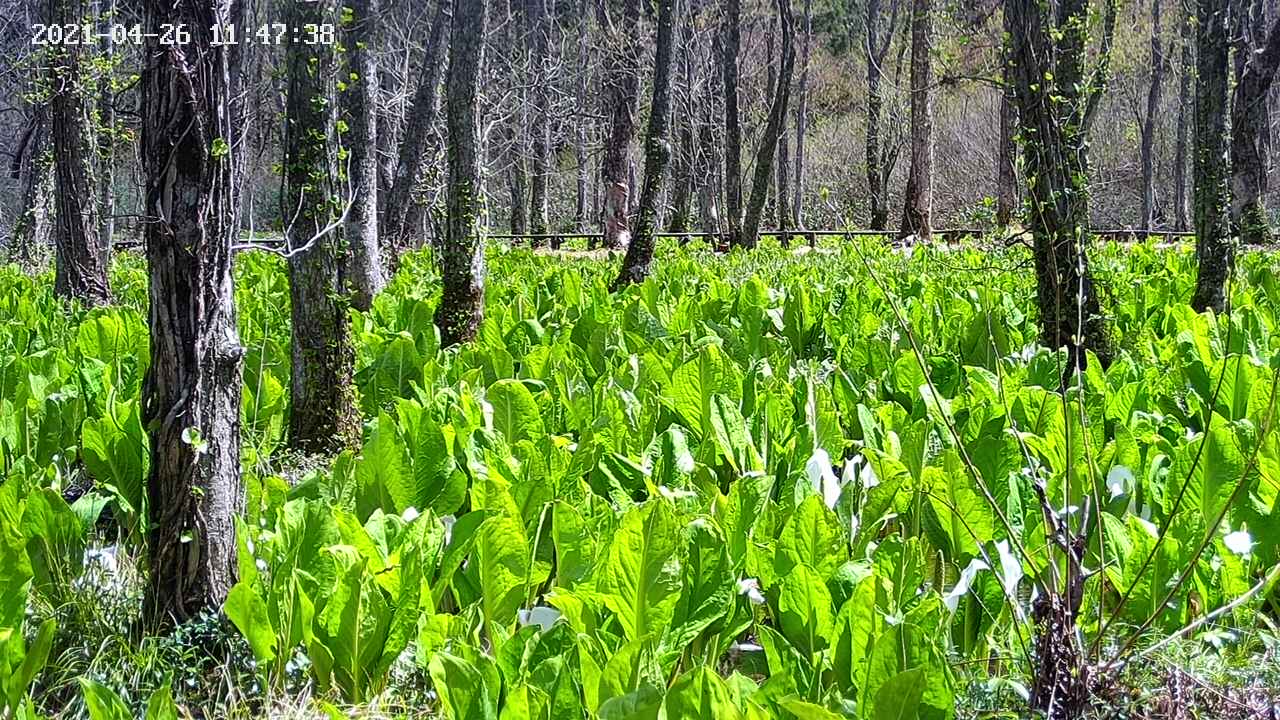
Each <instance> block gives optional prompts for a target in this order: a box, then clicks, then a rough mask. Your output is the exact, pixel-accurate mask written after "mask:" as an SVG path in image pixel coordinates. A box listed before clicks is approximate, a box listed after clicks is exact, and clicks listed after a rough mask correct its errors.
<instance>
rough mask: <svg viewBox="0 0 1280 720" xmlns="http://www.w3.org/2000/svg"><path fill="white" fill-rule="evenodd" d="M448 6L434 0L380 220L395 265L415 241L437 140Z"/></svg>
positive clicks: (450, 10)
mask: <svg viewBox="0 0 1280 720" xmlns="http://www.w3.org/2000/svg"><path fill="white" fill-rule="evenodd" d="M452 7H453V6H452V3H451V2H450V0H436V12H435V15H434V17H433V19H432V21H431V34H430V35H429V36H428V38H427V43H426V52H425V53H423V57H422V67H421V70H420V71H419V75H418V86H417V88H416V89H415V90H414V93H413V100H412V101H411V102H410V105H409V114H408V117H407V118H406V119H405V126H404V140H403V141H402V142H401V143H400V149H399V152H398V153H397V154H396V164H395V174H394V175H393V177H392V181H391V186H390V190H389V192H388V197H387V202H386V213H385V215H384V217H383V225H382V239H383V244H384V245H385V246H386V248H387V253H388V255H389V256H390V257H389V258H388V260H389V261H390V262H391V264H392V265H393V266H394V265H395V264H396V263H397V262H398V260H399V257H400V255H401V254H402V253H403V252H405V251H406V250H408V249H409V248H411V247H413V246H414V245H416V244H417V243H415V242H414V241H413V239H412V236H413V233H414V231H415V230H416V229H417V228H419V227H420V226H421V225H422V215H423V212H424V205H423V202H422V199H421V198H420V196H419V192H420V189H421V186H422V184H423V182H424V181H425V179H426V176H427V168H426V160H427V157H428V155H429V154H430V151H431V149H432V147H434V146H436V145H438V144H439V142H440V138H439V134H438V133H437V132H436V127H437V122H438V120H437V118H438V116H439V114H440V112H439V105H440V100H439V98H440V81H441V78H442V77H443V75H444V58H445V55H446V53H447V52H448V32H449V23H450V19H451V17H452V12H453V9H452Z"/></svg>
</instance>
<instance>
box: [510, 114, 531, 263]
mask: <svg viewBox="0 0 1280 720" xmlns="http://www.w3.org/2000/svg"><path fill="white" fill-rule="evenodd" d="M511 135H512V142H513V144H514V145H513V148H514V150H515V152H513V153H512V156H511V168H510V170H509V171H508V173H507V190H508V192H509V197H510V204H511V223H510V224H511V234H512V235H514V236H515V237H514V238H512V242H519V241H520V239H521V238H524V237H527V236H528V234H529V212H528V208H527V206H526V205H525V202H524V200H525V198H526V197H528V196H529V180H528V176H527V175H526V174H525V168H524V156H523V153H522V152H520V149H521V148H522V146H523V145H524V143H523V142H521V141H520V140H519V138H520V136H521V133H519V132H518V131H514V130H513V131H512V133H511Z"/></svg>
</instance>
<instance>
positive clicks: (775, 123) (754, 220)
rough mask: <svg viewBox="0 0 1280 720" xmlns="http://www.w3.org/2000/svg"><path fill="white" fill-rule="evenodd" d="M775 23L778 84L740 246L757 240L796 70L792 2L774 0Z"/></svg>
mask: <svg viewBox="0 0 1280 720" xmlns="http://www.w3.org/2000/svg"><path fill="white" fill-rule="evenodd" d="M776 7H777V10H778V24H779V26H780V29H781V38H782V55H781V61H780V63H779V66H778V82H777V87H776V88H774V92H773V98H772V100H771V102H770V104H769V121H768V123H766V124H765V128H764V133H763V135H762V137H761V138H760V147H759V149H758V150H757V151H756V166H755V176H754V177H753V178H752V181H751V197H750V199H749V200H748V202H747V208H746V215H745V217H744V218H743V222H742V235H741V237H740V238H739V242H740V244H741V245H742V246H743V247H746V248H754V247H755V246H756V244H757V242H758V241H759V235H760V218H761V215H762V213H763V211H764V201H765V196H766V195H767V194H768V192H769V175H770V173H771V172H772V171H773V167H772V166H773V158H774V153H775V152H776V148H777V143H778V138H779V137H781V135H782V122H783V118H784V117H786V114H787V101H788V100H789V99H790V97H791V75H792V71H793V70H794V69H795V63H796V50H795V43H794V41H795V28H794V26H793V22H792V17H791V0H777V2H776Z"/></svg>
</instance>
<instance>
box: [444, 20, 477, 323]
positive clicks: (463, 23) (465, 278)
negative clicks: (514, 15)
mask: <svg viewBox="0 0 1280 720" xmlns="http://www.w3.org/2000/svg"><path fill="white" fill-rule="evenodd" d="M487 24H488V12H487V10H486V8H485V0H456V2H455V4H454V23H453V29H452V30H451V31H450V34H449V48H450V52H449V55H450V56H449V74H448V80H447V81H446V82H447V88H448V89H447V101H446V103H447V104H446V107H447V109H446V112H445V116H446V118H447V124H448V128H449V144H448V148H449V149H448V155H449V192H448V211H447V217H448V221H447V226H446V230H445V240H444V244H443V246H442V247H441V249H440V284H441V286H442V289H443V292H442V295H441V298H440V306H439V307H438V308H436V317H435V322H436V326H437V327H439V328H440V341H441V344H442V345H444V346H446V347H448V346H450V345H456V344H458V343H463V342H469V341H470V340H472V339H473V338H475V336H476V333H477V332H478V331H479V330H480V323H481V321H482V320H483V319H484V280H485V262H484V238H482V237H481V236H480V222H479V219H480V213H481V211H482V210H483V201H482V198H481V197H480V152H481V151H480V120H479V112H478V110H477V108H476V104H477V101H478V99H479V98H478V96H477V85H478V84H479V80H480V67H481V65H482V64H483V63H484V37H485V33H486V25H487Z"/></svg>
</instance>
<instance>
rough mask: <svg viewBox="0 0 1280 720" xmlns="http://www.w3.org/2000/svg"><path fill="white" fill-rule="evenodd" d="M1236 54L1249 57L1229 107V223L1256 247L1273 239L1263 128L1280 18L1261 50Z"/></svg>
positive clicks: (1279, 53) (1278, 59) (1278, 51)
mask: <svg viewBox="0 0 1280 720" xmlns="http://www.w3.org/2000/svg"><path fill="white" fill-rule="evenodd" d="M1242 14H1243V13H1242ZM1250 47H1251V46H1250ZM1236 55H1237V57H1239V56H1241V55H1244V56H1245V57H1246V58H1247V59H1246V60H1245V61H1244V63H1245V64H1244V67H1243V72H1242V74H1241V75H1240V78H1239V81H1238V82H1237V83H1236V87H1235V96H1234V98H1233V102H1232V106H1231V226H1232V227H1233V228H1235V229H1236V231H1237V232H1238V233H1239V235H1240V240H1241V242H1244V243H1248V244H1253V245H1258V244H1263V243H1266V242H1268V241H1269V240H1270V239H1271V227H1270V223H1269V222H1268V220H1267V211H1266V209H1265V208H1264V207H1263V206H1262V195H1263V193H1264V192H1266V189H1267V166H1266V162H1265V160H1264V159H1263V157H1264V155H1263V148H1262V142H1261V140H1262V138H1261V132H1262V128H1263V127H1264V126H1265V125H1266V124H1267V122H1268V119H1267V95H1268V94H1269V93H1270V92H1271V84H1272V82H1273V81H1274V79H1275V76H1276V68H1277V66H1278V65H1280V20H1277V21H1276V24H1275V26H1274V27H1273V28H1272V30H1271V32H1270V34H1269V35H1268V36H1267V39H1266V44H1265V45H1264V46H1263V47H1261V48H1259V49H1258V51H1249V52H1245V48H1243V47H1242V48H1239V49H1237V50H1236Z"/></svg>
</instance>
